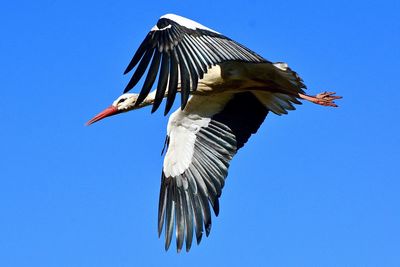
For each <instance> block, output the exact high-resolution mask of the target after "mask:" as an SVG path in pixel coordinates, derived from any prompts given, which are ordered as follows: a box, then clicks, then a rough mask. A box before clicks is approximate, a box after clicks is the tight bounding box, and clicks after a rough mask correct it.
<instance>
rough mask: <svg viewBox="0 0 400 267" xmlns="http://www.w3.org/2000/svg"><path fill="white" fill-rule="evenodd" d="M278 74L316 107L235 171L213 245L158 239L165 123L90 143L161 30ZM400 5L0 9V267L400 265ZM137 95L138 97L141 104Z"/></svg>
mask: <svg viewBox="0 0 400 267" xmlns="http://www.w3.org/2000/svg"><path fill="white" fill-rule="evenodd" d="M171 12H172V13H176V14H180V15H183V16H185V17H188V18H191V19H194V20H196V21H198V22H200V23H202V24H204V25H206V26H208V27H210V28H213V29H215V30H217V31H220V32H222V33H224V34H225V35H227V36H229V37H231V38H232V39H234V40H237V41H238V42H240V43H242V44H244V45H246V46H247V47H249V48H251V49H252V50H254V51H256V52H258V53H259V54H261V55H263V56H264V57H265V58H267V59H269V60H271V61H285V62H288V63H289V65H290V66H291V67H292V68H293V69H294V70H296V71H297V72H298V73H299V74H300V75H301V76H302V77H303V79H304V80H305V82H306V84H307V85H308V88H309V91H308V92H309V93H318V92H321V91H325V90H332V91H336V92H337V93H338V94H339V95H342V96H344V98H343V99H342V100H340V101H338V104H339V105H340V107H339V108H337V109H333V108H324V107H320V106H316V105H312V104H310V103H305V104H304V105H302V106H298V109H297V110H296V111H294V112H291V113H290V114H289V115H287V116H282V117H278V116H276V115H269V116H268V117H267V119H266V121H265V123H264V124H263V125H262V127H261V128H260V130H259V131H258V133H257V135H255V136H253V137H252V138H251V140H250V141H249V143H248V144H247V145H246V146H245V147H244V149H242V150H241V151H240V152H239V153H238V155H237V156H236V157H235V158H234V160H233V161H232V165H231V168H230V173H229V176H228V180H227V183H226V186H225V188H224V191H223V195H222V198H221V213H220V215H219V217H218V218H215V217H213V228H212V231H211V235H210V236H209V238H204V239H203V241H202V243H201V244H200V246H196V245H195V246H194V247H193V248H192V250H191V251H190V253H186V252H182V253H180V254H177V253H176V252H175V244H173V247H171V248H172V249H170V251H169V252H167V253H166V252H165V251H164V237H162V239H158V237H157V234H156V228H157V227H156V221H157V203H158V191H159V183H160V172H161V165H162V160H163V159H162V157H160V152H161V149H162V145H163V142H164V137H165V132H166V123H167V119H166V118H165V117H163V116H162V112H157V113H156V114H154V115H151V114H150V109H149V108H146V109H143V110H139V111H135V112H130V113H128V114H123V115H120V116H115V117H112V118H110V119H107V120H104V121H102V122H101V123H97V124H95V125H93V126H91V127H84V123H85V122H86V121H87V120H88V119H90V118H91V117H92V116H93V115H95V114H96V113H97V112H99V111H101V110H102V109H103V108H105V107H107V106H108V105H110V104H111V102H112V101H113V100H114V99H115V98H116V97H117V96H118V95H119V94H120V93H121V92H122V89H123V88H124V86H125V85H126V83H127V82H128V79H129V77H128V76H122V71H123V70H124V69H125V67H126V65H127V64H128V62H129V61H130V59H131V57H132V55H133V53H134V51H135V50H136V48H137V47H138V45H139V43H140V42H141V41H142V39H143V38H144V37H145V35H146V34H147V32H148V31H149V29H150V28H151V27H152V26H153V25H154V24H155V23H156V21H157V19H158V17H159V16H161V15H163V14H165V13H171ZM399 12H400V2H399V1H394V0H393V1H389V0H386V1H359V0H357V1H261V0H260V1H232V0H229V1H228V0H221V1H215V0H214V1H208V0H203V1H183V0H179V1H178V0H170V1H165V0H164V1H160V0H153V1H118V2H116V1H111V0H110V1H85V2H81V1H50V0H49V1H44V0H41V1H7V2H2V5H1V9H0V35H1V40H0V57H1V61H0V62H1V64H0V86H1V90H0V110H1V112H0V119H1V120H0V121H1V128H0V142H1V148H0V149H1V150H0V151H1V156H0V157H1V160H0V266H4V267H9V266H10V267H11V266H30V267H35V266H41V267H43V266H57V267H62V266H85V267H87V266H96V267H100V266H161V265H162V266H188V264H190V266H217V265H218V266H228V265H229V266H400V253H399V251H400V194H399V192H400V181H399V178H400V176H399V174H398V173H399V171H398V166H399V164H400V155H399V154H400V153H399V148H400V137H399V129H400V127H399V118H398V117H399V115H400V112H399V111H400V108H399V98H400V93H399V90H400V88H399V84H400V79H399V70H400V64H399V60H400V49H399V47H400V19H399V15H398V14H399ZM137 91H138V90H136V92H137Z"/></svg>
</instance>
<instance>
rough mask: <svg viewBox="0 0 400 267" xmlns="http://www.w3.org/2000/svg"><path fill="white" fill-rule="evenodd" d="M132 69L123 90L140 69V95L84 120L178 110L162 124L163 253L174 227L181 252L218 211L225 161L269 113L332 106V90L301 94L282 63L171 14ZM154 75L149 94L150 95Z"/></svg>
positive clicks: (125, 98)
mask: <svg viewBox="0 0 400 267" xmlns="http://www.w3.org/2000/svg"><path fill="white" fill-rule="evenodd" d="M135 67H136V69H135V72H134V74H133V76H132V78H131V80H130V81H129V83H128V85H127V87H126V89H125V92H127V91H129V90H130V89H132V88H133V87H134V86H135V85H136V84H137V83H138V82H139V80H140V79H141V77H142V76H143V75H144V73H145V71H146V69H147V68H148V72H147V76H146V78H145V81H144V84H143V87H142V90H141V92H140V94H131V93H125V94H123V95H122V96H120V97H119V98H118V99H117V100H115V101H114V103H113V105H112V106H111V107H109V108H108V109H106V110H105V111H103V112H102V113H100V114H98V115H97V116H96V117H94V118H93V119H92V120H90V121H89V122H88V124H91V123H93V122H96V121H98V120H100V119H102V118H104V117H107V116H110V115H114V114H117V113H121V112H126V111H129V110H133V109H137V108H141V107H144V106H147V105H152V106H153V108H152V111H153V112H154V111H155V110H157V108H158V107H159V106H160V104H161V102H162V100H163V99H164V98H166V108H165V113H168V111H169V110H170V108H171V107H172V104H173V102H174V99H175V97H176V94H177V93H178V92H179V93H180V95H181V108H179V109H178V110H176V111H175V112H173V113H172V114H171V116H170V118H169V121H168V126H167V139H166V147H167V150H166V154H165V158H164V164H163V169H162V176H161V177H162V178H161V189H160V200H159V215H158V231H159V234H161V232H162V229H163V227H165V234H166V243H165V247H166V249H168V247H169V246H170V242H171V239H172V232H173V229H174V228H175V230H176V241H177V249H178V251H179V250H181V248H182V246H183V243H184V240H185V241H186V250H187V251H188V250H189V249H190V247H191V244H192V239H193V233H195V236H196V240H197V243H199V242H200V240H201V238H202V233H203V231H204V230H205V232H206V235H208V234H209V232H210V228H211V211H210V205H209V204H211V207H212V209H213V210H214V213H215V214H216V215H218V213H219V202H218V198H219V197H220V196H221V192H222V188H223V186H224V184H225V178H226V176H227V174H228V167H229V164H230V160H231V159H232V157H233V156H234V155H235V154H236V152H237V151H238V150H239V149H240V148H241V147H243V145H244V144H245V143H246V142H247V140H248V139H249V137H250V136H251V135H252V134H254V133H256V132H257V130H258V128H259V126H260V125H261V123H262V122H263V121H264V119H265V117H266V116H267V114H268V113H269V111H271V112H273V113H275V114H277V115H281V114H286V113H287V111H288V110H293V109H295V108H294V106H293V104H300V103H301V102H300V101H299V100H301V99H306V100H309V101H311V102H314V103H317V104H321V105H326V106H336V105H335V104H334V102H333V100H335V99H338V98H339V97H337V96H333V94H334V93H322V94H319V95H317V96H308V95H305V93H304V91H303V89H305V85H304V84H303V81H302V80H301V78H300V77H299V76H298V75H297V73H295V72H294V71H292V70H291V69H290V68H289V67H288V66H287V64H286V63H282V62H278V63H272V62H270V61H268V60H266V59H264V58H262V57H261V56H259V55H257V54H256V53H254V52H252V51H251V50H249V49H248V48H245V47H244V46H242V45H240V44H239V43H236V42H235V41H233V40H231V39H229V38H227V37H225V36H223V35H221V34H220V33H218V32H216V31H214V30H211V29H209V28H207V27H205V26H203V25H201V24H198V23H196V22H193V21H191V20H189V19H186V18H183V17H180V16H177V15H171V14H169V15H165V16H162V17H161V18H160V19H159V21H158V22H157V24H156V25H155V26H154V27H153V28H152V29H151V31H150V32H149V34H148V35H147V36H146V38H145V40H144V41H143V43H142V44H141V45H140V47H139V48H138V50H137V51H136V53H135V55H134V56H133V59H132V61H131V62H130V64H129V65H128V67H127V69H126V71H125V73H127V72H129V71H131V70H133V69H134V68H135ZM157 76H158V82H157V89H156V90H154V91H153V92H150V89H151V87H152V86H153V84H154V83H155V80H156V77H157Z"/></svg>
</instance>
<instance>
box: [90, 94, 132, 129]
mask: <svg viewBox="0 0 400 267" xmlns="http://www.w3.org/2000/svg"><path fill="white" fill-rule="evenodd" d="M138 96H139V95H138V94H129V93H128V94H123V95H121V96H119V97H118V98H117V99H116V100H115V101H114V102H113V103H112V105H111V106H109V107H108V108H106V109H105V110H103V111H102V112H100V113H99V114H97V115H96V116H94V117H93V118H92V119H91V120H89V121H88V122H87V123H86V125H90V124H92V123H95V122H96V121H99V120H102V119H104V118H106V117H109V116H112V115H116V114H119V113H122V112H127V111H129V110H132V109H136V108H139V107H138V106H136V105H135V103H136V100H137V98H138Z"/></svg>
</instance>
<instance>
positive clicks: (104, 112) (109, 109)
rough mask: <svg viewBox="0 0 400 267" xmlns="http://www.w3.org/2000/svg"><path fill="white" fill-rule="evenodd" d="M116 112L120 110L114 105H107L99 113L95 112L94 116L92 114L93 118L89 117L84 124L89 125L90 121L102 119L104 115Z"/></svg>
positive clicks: (107, 115)
mask: <svg viewBox="0 0 400 267" xmlns="http://www.w3.org/2000/svg"><path fill="white" fill-rule="evenodd" d="M118 113H120V112H119V111H118V109H117V108H116V107H114V106H109V107H108V108H106V109H105V110H103V111H102V112H100V113H99V114H97V115H96V116H94V117H93V119H91V120H90V121H88V122H87V123H86V126H88V125H90V124H92V123H95V122H96V121H99V120H102V119H104V118H106V117H109V116H112V115H115V114H118Z"/></svg>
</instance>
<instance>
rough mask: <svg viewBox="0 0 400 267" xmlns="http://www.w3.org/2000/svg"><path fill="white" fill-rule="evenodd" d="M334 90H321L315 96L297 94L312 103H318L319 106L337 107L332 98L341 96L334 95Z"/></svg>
mask: <svg viewBox="0 0 400 267" xmlns="http://www.w3.org/2000/svg"><path fill="white" fill-rule="evenodd" d="M334 94H336V93H335V92H323V93H319V94H317V95H316V96H310V95H305V94H299V96H300V97H301V98H303V99H305V100H308V101H310V102H312V103H314V104H318V105H321V106H329V107H337V105H336V104H335V102H334V100H336V99H341V98H342V97H341V96H336V95H334Z"/></svg>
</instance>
